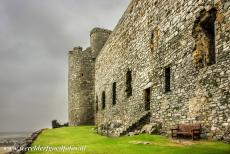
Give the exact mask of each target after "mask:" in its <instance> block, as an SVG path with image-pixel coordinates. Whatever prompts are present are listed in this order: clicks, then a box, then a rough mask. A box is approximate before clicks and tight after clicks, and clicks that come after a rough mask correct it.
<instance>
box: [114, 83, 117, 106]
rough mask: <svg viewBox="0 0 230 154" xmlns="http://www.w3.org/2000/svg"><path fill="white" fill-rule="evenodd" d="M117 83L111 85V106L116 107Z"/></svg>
mask: <svg viewBox="0 0 230 154" xmlns="http://www.w3.org/2000/svg"><path fill="white" fill-rule="evenodd" d="M116 91H117V83H116V82H114V83H113V105H116V101H117V93H116Z"/></svg>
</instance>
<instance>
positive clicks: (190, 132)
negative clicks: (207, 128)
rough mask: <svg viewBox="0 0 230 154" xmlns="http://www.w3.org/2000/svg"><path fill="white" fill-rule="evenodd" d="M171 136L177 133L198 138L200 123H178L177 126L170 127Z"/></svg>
mask: <svg viewBox="0 0 230 154" xmlns="http://www.w3.org/2000/svg"><path fill="white" fill-rule="evenodd" d="M171 132H172V138H173V137H178V136H179V135H183V136H191V137H192V140H194V139H195V138H200V134H201V125H200V124H179V125H178V126H177V128H174V129H171Z"/></svg>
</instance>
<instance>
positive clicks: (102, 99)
mask: <svg viewBox="0 0 230 154" xmlns="http://www.w3.org/2000/svg"><path fill="white" fill-rule="evenodd" d="M101 102H102V109H105V91H103V92H102V97H101Z"/></svg>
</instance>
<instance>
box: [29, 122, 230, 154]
mask: <svg viewBox="0 0 230 154" xmlns="http://www.w3.org/2000/svg"><path fill="white" fill-rule="evenodd" d="M92 128H93V127H89V126H84V127H67V128H60V129H54V130H45V131H44V132H43V133H42V134H41V135H40V136H39V137H38V139H37V140H36V141H35V142H34V144H33V147H35V146H36V147H39V146H40V147H46V146H50V148H51V147H52V148H54V147H61V146H66V147H68V146H76V147H79V146H86V149H85V150H84V149H83V150H84V151H65V152H63V151H59V152H58V151H53V152H44V151H40V152H38V151H30V152H27V154H37V153H38V154H39V153H40V154H46V153H47V154H230V145H228V144H224V143H222V142H210V141H196V142H191V141H189V142H188V144H184V143H183V144H182V143H175V142H172V141H171V140H170V139H168V138H166V137H163V136H157V135H147V134H142V135H137V136H125V137H120V138H108V137H105V136H100V135H98V134H96V133H95V132H94V131H93V130H92ZM53 150H57V149H53Z"/></svg>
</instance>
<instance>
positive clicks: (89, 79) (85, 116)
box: [68, 47, 94, 126]
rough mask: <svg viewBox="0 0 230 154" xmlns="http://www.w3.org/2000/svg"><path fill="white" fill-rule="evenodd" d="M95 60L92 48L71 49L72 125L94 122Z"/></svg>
mask: <svg viewBox="0 0 230 154" xmlns="http://www.w3.org/2000/svg"><path fill="white" fill-rule="evenodd" d="M93 70H94V61H93V60H92V51H91V48H87V49H86V50H85V51H82V48H81V47H75V48H74V49H73V51H69V83H68V84H69V85H68V100H69V104H68V107H69V109H68V110H69V123H70V126H76V125H93V124H94V106H93V103H94V73H93V72H94V71H93Z"/></svg>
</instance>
